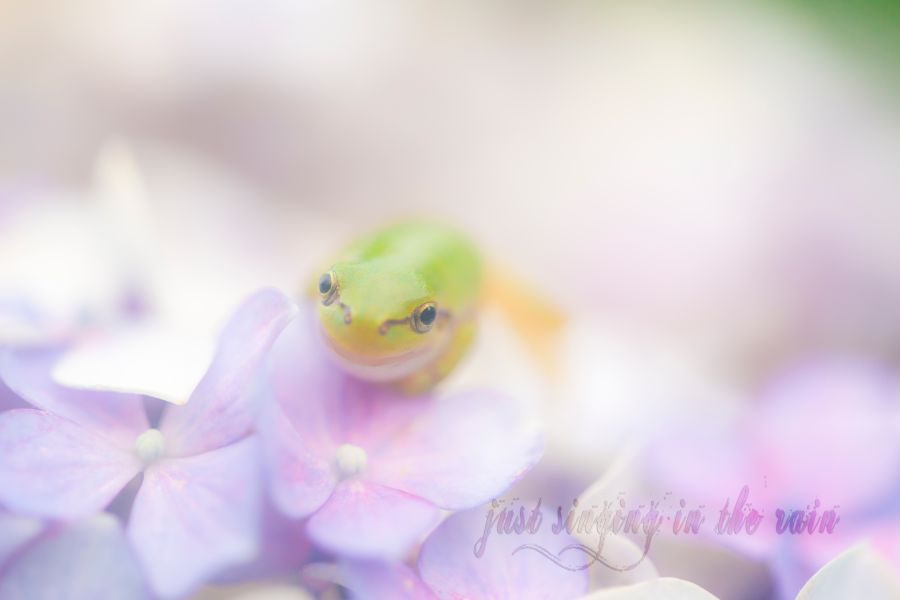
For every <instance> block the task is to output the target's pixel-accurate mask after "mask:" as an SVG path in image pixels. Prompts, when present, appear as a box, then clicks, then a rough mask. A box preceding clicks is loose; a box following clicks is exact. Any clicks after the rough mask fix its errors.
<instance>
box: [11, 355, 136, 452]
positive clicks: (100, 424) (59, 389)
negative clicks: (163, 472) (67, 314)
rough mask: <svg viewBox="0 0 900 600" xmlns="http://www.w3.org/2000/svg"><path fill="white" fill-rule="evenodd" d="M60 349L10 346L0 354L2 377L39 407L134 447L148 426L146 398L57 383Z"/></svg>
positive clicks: (119, 442) (112, 440) (122, 444)
mask: <svg viewBox="0 0 900 600" xmlns="http://www.w3.org/2000/svg"><path fill="white" fill-rule="evenodd" d="M60 354H61V352H60V351H59V350H50V349H16V350H13V349H8V350H7V351H6V352H4V353H3V355H2V356H0V378H2V379H3V380H4V382H5V383H6V385H7V386H9V388H10V389H11V390H12V391H13V392H15V393H16V394H18V395H19V396H21V397H22V398H24V399H25V400H26V401H28V402H29V403H30V404H32V405H33V406H36V407H37V408H40V409H43V410H46V411H48V412H51V413H53V414H55V415H58V416H60V417H65V418H66V419H69V420H70V421H74V422H75V423H78V424H80V425H83V426H85V427H87V428H89V429H91V430H93V431H94V432H95V433H97V434H99V435H101V436H103V437H104V438H106V439H108V440H110V441H111V442H113V443H114V444H116V445H118V446H119V447H121V448H129V449H130V448H131V446H132V445H133V444H134V440H135V438H136V437H137V436H138V435H140V434H141V433H143V432H144V431H146V430H147V428H148V427H149V425H148V423H147V415H146V413H145V411H144V403H143V399H142V398H141V397H140V396H137V395H134V394H119V393H114V392H98V391H90V390H76V389H73V388H67V387H63V386H60V385H57V384H56V383H55V382H54V381H53V379H52V377H51V372H52V370H53V366H54V364H55V363H56V361H57V360H58V359H59V356H60Z"/></svg>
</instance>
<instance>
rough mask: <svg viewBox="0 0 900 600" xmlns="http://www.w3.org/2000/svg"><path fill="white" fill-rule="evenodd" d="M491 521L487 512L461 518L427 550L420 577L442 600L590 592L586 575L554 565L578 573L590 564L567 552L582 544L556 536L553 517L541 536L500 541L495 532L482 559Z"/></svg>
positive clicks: (447, 524)
mask: <svg viewBox="0 0 900 600" xmlns="http://www.w3.org/2000/svg"><path fill="white" fill-rule="evenodd" d="M487 516H488V510H487V509H483V510H482V509H472V510H469V511H465V512H461V513H457V514H455V515H453V516H451V517H449V518H448V519H447V520H446V521H444V522H443V523H441V525H440V526H439V527H438V528H437V529H436V530H435V531H434V533H432V534H431V535H430V536H429V537H428V540H426V541H425V543H424V544H423V545H422V549H421V551H420V552H419V575H420V576H421V577H422V580H423V581H424V582H425V583H426V584H427V585H428V587H430V588H431V589H432V590H433V591H434V592H435V594H437V596H438V597H439V598H446V599H453V598H471V599H472V600H479V599H489V598H490V599H494V598H510V599H512V598H531V599H532V600H543V599H546V600H566V599H568V598H578V597H580V596H581V595H582V594H583V593H584V592H585V591H586V590H587V585H588V572H587V570H586V569H582V570H570V569H569V568H564V566H561V565H560V564H557V563H556V562H554V559H556V560H559V561H561V562H562V564H563V565H565V566H568V567H572V568H575V567H577V566H578V565H581V564H584V562H585V561H584V555H583V554H581V553H580V552H577V551H568V552H567V551H563V550H564V548H566V547H568V546H570V545H572V544H575V543H576V542H575V540H574V539H572V538H571V537H569V536H568V535H566V534H565V533H564V532H563V533H561V534H559V535H555V534H553V532H552V524H553V519H552V518H551V516H552V515H550V514H549V513H547V514H544V515H543V521H542V523H541V525H540V526H539V527H536V532H535V533H529V532H528V531H525V532H523V533H511V534H505V535H500V534H498V533H497V532H496V529H495V530H494V531H493V533H491V534H490V535H489V536H488V537H487V542H486V544H485V545H484V548H483V551H482V552H481V554H480V556H476V553H475V548H476V542H478V540H479V539H481V538H482V537H483V536H484V533H485V526H486V523H487ZM541 551H543V552H546V555H545V554H544V553H542V552H541ZM561 551H562V552H561Z"/></svg>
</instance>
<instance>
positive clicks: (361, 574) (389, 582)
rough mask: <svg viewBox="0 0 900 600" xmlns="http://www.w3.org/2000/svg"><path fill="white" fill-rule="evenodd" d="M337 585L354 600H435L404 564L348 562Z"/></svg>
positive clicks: (341, 570) (343, 567) (342, 567)
mask: <svg viewBox="0 0 900 600" xmlns="http://www.w3.org/2000/svg"><path fill="white" fill-rule="evenodd" d="M339 576H340V581H338V583H340V584H341V585H343V586H344V587H346V588H347V589H349V590H350V593H351V597H352V598H354V600H383V599H384V598H391V599H392V600H436V599H437V596H435V595H434V594H433V593H432V591H431V590H430V589H429V588H428V586H427V585H425V583H423V582H422V580H421V579H420V578H419V576H418V575H417V574H416V573H415V571H413V570H412V569H410V568H409V567H407V566H406V565H404V564H389V563H378V562H361V561H348V562H346V563H344V564H342V565H341V567H340V570H339Z"/></svg>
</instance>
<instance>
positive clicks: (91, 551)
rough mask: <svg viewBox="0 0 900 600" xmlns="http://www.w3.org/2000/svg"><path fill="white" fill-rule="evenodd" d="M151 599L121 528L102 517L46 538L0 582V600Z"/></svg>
mask: <svg viewBox="0 0 900 600" xmlns="http://www.w3.org/2000/svg"><path fill="white" fill-rule="evenodd" d="M149 597H150V595H149V593H148V592H147V589H146V586H145V583H144V580H143V577H142V575H141V572H140V569H139V568H138V565H137V561H136V560H135V558H134V555H133V554H132V552H131V549H130V548H129V547H128V542H127V540H126V539H125V535H124V533H123V532H122V527H121V526H120V524H119V522H118V521H117V520H116V519H115V518H114V517H112V516H110V515H105V514H101V515H97V516H94V517H92V518H90V519H87V520H85V521H80V522H78V523H75V524H73V525H70V526H68V527H59V528H57V529H56V530H55V531H51V532H48V533H47V534H45V535H44V536H42V537H41V539H40V540H38V541H36V542H35V543H34V545H33V546H32V547H29V548H28V549H27V550H26V551H25V552H24V553H23V554H22V555H21V556H19V557H17V558H16V559H15V560H14V561H13V562H12V564H10V566H9V567H8V569H7V570H6V572H5V573H4V576H3V578H2V579H0V600H19V599H21V598H28V599H29V600H56V599H58V598H91V599H97V600H119V599H120V598H129V599H135V600H138V599H140V598H149Z"/></svg>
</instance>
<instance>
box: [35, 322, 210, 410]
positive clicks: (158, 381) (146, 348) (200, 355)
mask: <svg viewBox="0 0 900 600" xmlns="http://www.w3.org/2000/svg"><path fill="white" fill-rule="evenodd" d="M214 350H215V338H214V337H213V336H204V335H200V334H189V333H187V332H184V331H174V330H171V329H169V328H167V327H166V326H164V325H161V324H153V323H148V324H146V325H142V326H139V327H138V326H135V327H130V328H128V329H124V330H121V331H117V332H110V333H108V334H104V335H102V336H98V337H93V338H89V339H87V340H86V341H84V342H82V343H80V344H78V345H76V346H75V347H73V348H72V349H71V350H69V351H68V352H66V354H65V355H63V357H62V359H60V361H59V362H58V363H57V364H56V366H55V368H54V369H53V378H54V380H55V381H56V382H57V383H59V384H60V385H65V386H68V387H74V388H80V389H91V390H106V391H115V392H131V393H137V394H145V395H147V396H153V397H154V398H160V399H162V400H165V401H167V402H171V403H173V404H184V403H185V402H187V400H188V398H189V397H190V395H191V392H193V391H194V388H195V387H197V384H198V383H199V381H200V379H201V378H202V377H203V374H204V373H205V372H206V369H207V367H209V364H210V362H211V360H212V357H213V352H214Z"/></svg>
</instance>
